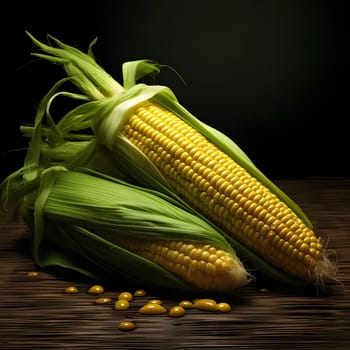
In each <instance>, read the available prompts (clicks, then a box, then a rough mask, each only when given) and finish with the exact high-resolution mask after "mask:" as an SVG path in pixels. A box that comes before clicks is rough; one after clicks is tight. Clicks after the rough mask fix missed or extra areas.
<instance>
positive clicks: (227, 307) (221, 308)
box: [218, 303, 231, 312]
mask: <svg viewBox="0 0 350 350" xmlns="http://www.w3.org/2000/svg"><path fill="white" fill-rule="evenodd" d="M218 310H219V311H220V312H230V311H231V305H230V304H228V303H218Z"/></svg>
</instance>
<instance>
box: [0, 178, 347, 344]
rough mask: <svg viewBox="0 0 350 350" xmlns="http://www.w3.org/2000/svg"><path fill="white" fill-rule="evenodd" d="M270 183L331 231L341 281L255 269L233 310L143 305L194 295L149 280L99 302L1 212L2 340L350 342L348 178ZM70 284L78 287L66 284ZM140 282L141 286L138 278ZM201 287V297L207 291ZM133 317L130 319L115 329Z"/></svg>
mask: <svg viewBox="0 0 350 350" xmlns="http://www.w3.org/2000/svg"><path fill="white" fill-rule="evenodd" d="M276 183H277V184H278V185H279V186H280V187H281V188H282V189H284V190H285V192H287V193H288V194H289V195H290V196H291V197H292V198H293V199H294V200H295V201H297V202H298V203H299V204H300V205H301V206H302V208H303V209H304V211H305V212H306V214H307V215H308V216H309V218H310V219H311V221H312V222H313V224H314V225H315V230H316V231H317V232H318V234H319V235H320V236H322V237H323V238H324V239H325V240H326V241H327V246H328V249H329V250H330V251H333V252H334V254H333V258H334V259H336V261H337V265H338V279H339V283H338V284H334V285H331V286H329V287H328V289H327V291H326V292H324V291H320V290H318V291H317V290H305V289H304V290H292V289H288V288H281V287H280V286H277V285H274V284H272V283H271V282H269V281H266V280H263V279H262V278H259V279H258V280H257V281H256V282H254V283H251V284H250V285H249V286H248V287H247V288H245V289H244V290H242V291H240V293H235V294H232V295H217V296H215V299H216V300H217V301H225V302H229V303H230V304H231V306H232V310H231V312H229V313H215V312H205V311H199V310H189V311H188V312H187V313H186V314H185V316H183V317H181V318H170V317H169V316H167V315H161V316H147V315H141V314H140V313H139V312H138V308H139V307H140V306H141V305H143V304H144V303H145V302H146V301H147V300H149V299H153V298H158V299H161V300H162V301H163V303H164V305H165V306H166V307H170V306H172V305H175V304H177V303H178V302H179V301H180V300H183V299H185V298H186V297H188V298H193V296H186V295H175V294H174V293H172V291H171V290H170V291H157V290H148V294H147V295H146V296H144V297H138V298H134V300H133V301H132V303H131V308H130V309H129V310H126V311H116V310H113V307H112V305H113V303H110V304H106V305H96V304H95V303H94V301H95V299H96V298H97V297H96V296H93V295H90V294H88V293H87V290H88V288H89V287H90V286H91V285H92V284H93V283H94V281H89V280H87V279H85V278H82V277H81V276H77V275H74V274H71V273H66V272H62V271H61V272H59V271H40V274H39V276H37V277H28V276H27V273H28V272H29V271H35V270H37V267H36V266H35V264H34V263H33V261H32V259H31V257H30V253H29V240H28V236H29V235H28V231H27V229H26V227H25V226H24V225H23V224H21V223H13V222H10V221H9V219H8V217H7V216H6V215H5V214H2V216H1V220H0V277H1V278H0V296H1V302H0V349H24V348H25V349H27V348H33V349H68V348H69V349H152V350H155V349H167V350H170V349H202V350H203V349H214V348H215V349H231V348H237V349H318V350H321V349H324V350H329V349H347V348H350V179H338V178H337V179H334V178H326V179H310V180H296V181H293V180H283V181H276ZM69 285H75V286H77V287H78V288H79V290H80V292H79V293H78V294H65V293H64V292H63V291H64V289H65V288H66V287H67V286H69ZM138 287H139V288H143V286H138ZM105 288H106V291H105V293H104V294H103V296H108V297H111V298H112V299H113V300H116V298H117V296H118V294H119V292H122V291H125V290H129V291H132V288H136V286H128V285H126V284H124V283H122V282H119V281H118V279H116V282H115V283H107V282H106V284H105ZM206 296H207V295H201V296H198V297H206ZM122 320H131V321H133V322H134V323H135V324H136V329H135V330H133V331H131V332H122V331H120V330H118V323H119V322H120V321H122Z"/></svg>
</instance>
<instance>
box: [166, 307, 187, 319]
mask: <svg viewBox="0 0 350 350" xmlns="http://www.w3.org/2000/svg"><path fill="white" fill-rule="evenodd" d="M184 314H185V309H184V308H183V307H182V306H179V305H176V306H173V307H172V308H171V309H170V310H169V313H168V315H169V316H171V317H181V316H183V315H184Z"/></svg>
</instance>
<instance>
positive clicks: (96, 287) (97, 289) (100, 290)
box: [88, 284, 105, 294]
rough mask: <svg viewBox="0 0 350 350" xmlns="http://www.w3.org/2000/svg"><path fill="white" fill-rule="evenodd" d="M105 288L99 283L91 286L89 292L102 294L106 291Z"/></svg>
mask: <svg viewBox="0 0 350 350" xmlns="http://www.w3.org/2000/svg"><path fill="white" fill-rule="evenodd" d="M104 291H105V290H104V288H103V287H102V286H100V285H98V284H96V285H94V286H91V287H90V288H89V290H88V293H90V294H102V293H104Z"/></svg>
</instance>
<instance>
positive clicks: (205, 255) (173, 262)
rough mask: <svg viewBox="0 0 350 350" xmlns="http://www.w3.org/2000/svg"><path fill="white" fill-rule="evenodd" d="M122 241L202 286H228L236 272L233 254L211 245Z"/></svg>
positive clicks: (126, 246)
mask: <svg viewBox="0 0 350 350" xmlns="http://www.w3.org/2000/svg"><path fill="white" fill-rule="evenodd" d="M120 244H121V245H122V246H124V247H125V248H127V249H129V250H130V251H132V252H134V253H136V254H138V255H140V256H143V257H145V258H146V259H148V260H150V261H153V262H155V263H156V264H158V265H159V266H161V267H163V268H165V269H167V270H168V271H170V272H173V273H174V274H176V275H178V276H179V277H181V278H182V279H183V280H184V281H186V282H189V283H191V284H193V285H195V286H197V287H200V288H206V289H208V288H209V289H213V288H218V289H225V287H226V286H227V285H228V284H229V283H230V278H229V277H230V275H231V274H232V273H234V272H233V269H234V266H235V263H236V262H235V258H234V256H233V255H232V253H231V252H226V251H224V250H222V249H217V248H215V247H214V246H211V245H208V244H201V243H199V242H193V243H187V242H182V241H167V240H162V241H157V242H152V241H147V240H144V241H140V240H132V239H128V240H123V241H120Z"/></svg>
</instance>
